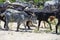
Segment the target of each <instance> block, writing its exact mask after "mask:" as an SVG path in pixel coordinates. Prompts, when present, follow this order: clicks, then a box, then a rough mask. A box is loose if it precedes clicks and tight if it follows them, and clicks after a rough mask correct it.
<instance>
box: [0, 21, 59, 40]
mask: <svg viewBox="0 0 60 40" xmlns="http://www.w3.org/2000/svg"><path fill="white" fill-rule="evenodd" d="M3 25H4V23H3V22H1V26H2V28H3ZM16 25H17V24H16V23H13V24H9V27H10V30H9V31H4V30H1V29H0V40H60V34H53V33H51V32H49V33H46V32H40V33H35V32H33V30H28V32H24V30H21V31H19V32H16V31H15V30H16ZM22 26H23V25H22ZM22 28H24V27H22ZM31 28H32V27H31ZM32 29H35V27H33V28H32ZM40 30H43V31H44V30H45V29H40Z"/></svg>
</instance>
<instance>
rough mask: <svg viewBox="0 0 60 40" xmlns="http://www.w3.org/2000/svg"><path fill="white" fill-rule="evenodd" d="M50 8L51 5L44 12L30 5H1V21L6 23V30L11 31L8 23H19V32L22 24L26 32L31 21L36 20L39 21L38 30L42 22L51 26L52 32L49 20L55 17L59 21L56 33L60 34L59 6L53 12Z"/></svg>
mask: <svg viewBox="0 0 60 40" xmlns="http://www.w3.org/2000/svg"><path fill="white" fill-rule="evenodd" d="M50 6H51V5H49V7H44V8H43V9H42V10H39V9H38V8H33V7H32V5H31V4H29V3H22V2H14V3H4V4H0V20H2V21H4V22H5V24H4V28H5V30H9V27H8V23H9V22H11V21H13V22H17V31H19V25H20V24H21V23H23V24H24V26H25V30H27V29H26V26H28V29H30V27H29V25H28V23H29V21H34V20H38V21H39V22H38V30H39V26H40V23H41V21H42V20H43V21H46V22H47V23H48V24H49V26H50V30H52V27H51V24H50V23H49V22H48V18H49V17H50V16H55V17H56V18H57V19H58V23H57V25H56V26H55V28H56V33H58V31H57V30H58V25H59V24H60V11H59V5H57V6H56V7H55V9H54V10H53V11H52V10H50V9H51V8H50ZM49 8H50V9H49Z"/></svg>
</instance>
